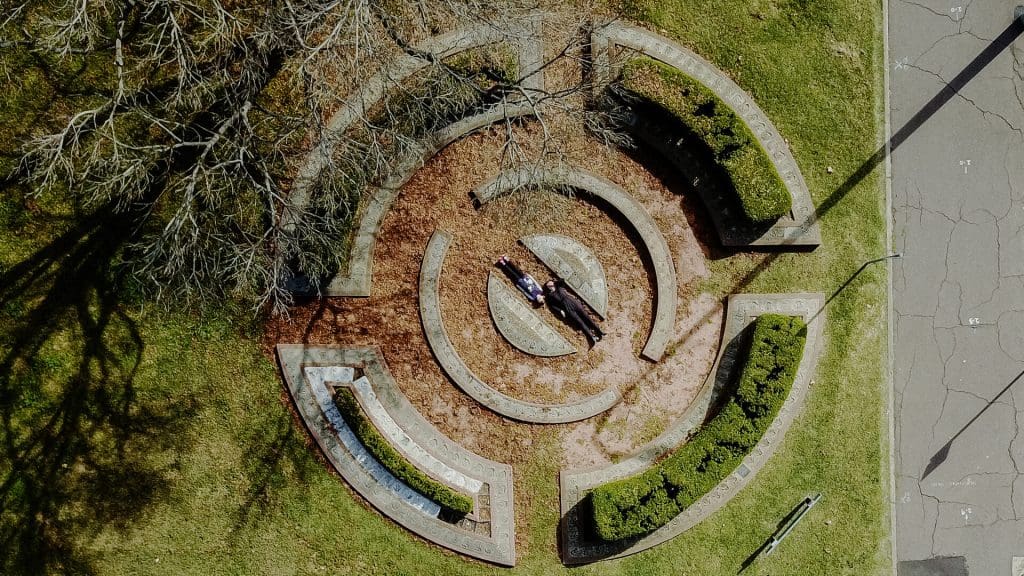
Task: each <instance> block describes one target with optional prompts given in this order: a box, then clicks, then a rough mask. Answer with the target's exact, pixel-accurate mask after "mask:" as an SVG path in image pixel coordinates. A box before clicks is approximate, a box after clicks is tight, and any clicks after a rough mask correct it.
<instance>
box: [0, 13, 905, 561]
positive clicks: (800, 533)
mask: <svg viewBox="0 0 1024 576" xmlns="http://www.w3.org/2000/svg"><path fill="white" fill-rule="evenodd" d="M627 11H628V12H629V13H630V14H632V15H633V16H635V17H637V18H639V19H641V20H646V21H647V22H649V23H650V24H651V25H652V26H654V27H655V28H657V29H659V30H660V31H661V32H662V33H664V34H666V35H668V36H671V37H674V38H677V39H679V40H680V41H682V42H683V43H685V44H686V45H688V46H690V47H692V48H693V49H695V50H696V51H697V52H699V53H701V54H703V55H704V56H706V57H707V58H709V59H710V60H712V61H713V62H715V63H716V64H717V65H719V66H720V67H721V68H723V69H725V70H727V71H729V72H730V73H731V74H732V75H733V77H734V78H735V79H736V80H737V82H738V83H739V84H740V85H742V86H743V87H744V88H746V89H747V90H748V91H749V92H750V93H751V94H753V95H754V97H755V99H756V100H757V101H758V102H759V103H760V105H761V106H762V108H764V109H765V111H766V112H767V113H768V115H769V116H770V117H771V118H772V119H773V120H774V121H775V123H776V125H777V126H778V128H779V130H780V131H781V132H782V134H783V135H784V136H785V137H786V138H787V139H788V140H789V142H790V146H791V148H792V150H793V152H794V154H795V156H796V158H797V160H798V162H799V163H800V166H801V168H802V170H803V173H804V176H805V178H806V179H807V181H808V184H809V186H810V189H811V191H812V194H813V195H814V198H815V202H816V204H818V205H819V206H822V207H824V208H823V214H822V234H823V240H824V244H823V246H822V247H821V248H819V249H818V250H816V251H815V252H813V253H797V254H778V255H776V254H769V255H765V254H761V255H753V256H751V255H742V254H741V255H735V256H731V257H725V258H720V259H717V260H715V261H713V262H712V263H711V269H712V277H711V278H710V279H709V280H708V281H707V282H706V283H705V286H704V288H705V289H706V290H708V291H710V292H713V293H715V294H717V295H719V296H722V297H724V296H725V295H727V294H729V293H732V292H761V291H764V292H784V291H794V290H804V291H821V292H824V293H825V294H826V295H831V294H832V293H833V292H834V291H835V290H836V289H837V288H838V287H839V286H841V285H842V284H843V282H845V281H846V280H847V279H848V278H849V277H850V275H851V274H853V273H854V272H855V271H856V270H857V268H858V267H859V266H860V265H861V263H863V262H864V261H866V260H868V259H871V258H874V257H877V256H879V255H881V254H883V253H884V252H885V250H886V246H885V237H884V230H885V220H884V214H883V212H884V210H883V203H884V197H883V193H882V185H881V175H880V168H876V169H875V171H874V172H872V173H870V174H869V175H868V176H867V177H865V178H863V179H861V178H859V177H858V178H855V179H853V181H851V176H852V175H854V174H856V173H858V169H860V168H861V167H862V166H864V165H865V163H866V162H869V161H870V160H871V159H872V157H873V154H874V152H875V150H876V148H877V147H878V146H879V144H880V132H881V129H880V118H881V110H882V102H881V99H880V95H881V81H882V80H881V73H882V72H881V67H880V66H881V44H880V30H881V7H880V5H879V4H877V3H872V4H865V3H862V2H855V1H854V0H821V1H819V2H809V1H808V0H774V1H773V0H749V1H748V0H728V1H725V0H707V1H704V2H700V3H695V2H690V1H687V0H650V1H647V2H643V1H641V2H633V3H631V4H630V5H629V6H628V7H627ZM0 80H2V79H0ZM16 81H18V79H15V80H11V79H10V78H8V79H7V81H6V82H8V84H7V85H5V87H6V88H7V90H5V95H4V96H0V98H4V100H0V103H4V104H7V103H9V102H16V101H17V98H14V96H12V93H11V91H10V90H11V88H12V86H11V84H10V83H11V82H16ZM20 81H21V82H22V83H25V84H29V83H32V82H36V79H34V78H32V77H28V76H26V77H22V78H21V79H20ZM12 98H14V99H12ZM30 104H31V103H30V102H29V101H26V102H24V103H23V104H21V105H24V106H30ZM12 105H13V104H12ZM31 105H34V104H31ZM10 110H11V108H9V107H7V108H5V112H4V114H7V115H8V117H7V118H6V119H5V118H3V117H0V134H3V135H5V136H6V137H7V140H5V141H4V142H2V143H0V159H4V158H6V159H8V162H9V159H10V156H9V154H8V150H9V147H10V146H11V144H12V142H11V139H16V138H17V137H18V131H16V130H11V129H10V128H9V127H10V125H11V123H12V122H14V121H15V120H13V119H12V118H10V117H9V114H8V113H9V112H10ZM828 166H832V167H833V168H834V173H833V174H827V173H826V167H828ZM851 184H855V185H851ZM19 194H20V190H18V189H17V188H16V187H14V186H10V185H6V186H3V187H2V188H0V357H2V363H3V364H2V366H0V417H2V421H0V573H3V574H43V573H73V574H102V575H121V574H124V575H127V574H168V575H181V574H202V575H206V574H218V575H219V574H238V575H248V574H360V575H362V574H389V575H390V574H408V575H416V574H491V573H509V574H555V573H562V572H573V573H579V574H595V575H606V574H607V575H619V574H621V575H633V574H635V575H654V574H673V575H676V574H713V575H717V574H735V573H736V572H737V571H738V569H739V567H740V565H741V563H742V562H743V561H744V559H746V558H747V556H748V555H750V554H751V553H752V552H753V551H754V550H756V549H757V548H758V546H760V544H761V543H762V542H763V541H764V539H765V538H766V537H767V536H768V535H769V534H771V533H772V531H773V530H774V529H775V524H776V522H778V521H779V520H780V519H781V518H782V517H783V516H785V514H786V513H787V512H788V511H789V510H790V508H791V507H792V506H793V505H794V504H795V503H796V502H798V501H799V500H800V499H801V498H802V497H804V496H805V495H807V494H808V493H811V492H818V491H820V492H822V493H824V498H823V499H822V501H821V503H820V504H819V505H818V506H817V507H816V508H814V509H813V511H812V512H811V513H810V514H808V516H807V517H806V519H805V521H804V523H803V524H802V525H801V526H800V527H799V528H798V529H797V530H796V531H795V532H794V533H793V534H792V535H791V536H790V538H789V539H788V540H786V541H785V542H784V543H783V544H782V545H781V546H780V547H779V549H778V550H777V551H776V552H775V554H773V555H772V556H771V557H770V558H767V559H764V560H762V561H760V562H759V563H758V564H756V565H754V566H753V567H751V568H750V569H749V570H747V571H746V572H745V574H781V575H818V574H829V575H834V574H855V575H866V574H880V573H883V572H884V571H886V570H888V568H889V566H890V565H891V559H890V558H889V556H888V550H889V548H888V544H887V542H886V538H887V535H888V525H889V522H888V518H887V514H888V506H887V505H886V496H887V494H886V486H887V484H888V483H887V478H888V471H887V468H886V466H887V461H888V449H887V444H886V439H885V438H884V432H883V431H884V430H885V423H884V419H883V404H884V398H885V383H884V378H883V375H884V366H885V340H886V338H885V334H886V329H885V323H884V316H885V311H886V303H885V278H884V268H883V267H882V265H875V266H874V267H871V268H869V269H867V270H866V271H865V272H864V273H863V274H861V275H860V276H858V277H857V278H856V280H855V281H853V282H852V283H851V284H850V285H849V286H848V287H846V288H845V290H843V291H842V292H841V293H840V294H839V295H838V296H837V297H836V298H835V299H834V300H832V301H831V303H830V304H829V306H828V309H827V315H828V326H827V330H826V337H827V344H826V347H825V349H824V352H823V355H822V357H821V361H820V364H819V369H818V374H817V376H816V378H815V379H814V385H813V386H812V388H811V394H810V396H809V399H808V402H807V405H806V408H805V411H804V413H803V415H802V416H801V418H800V419H799V420H798V421H797V422H796V423H795V424H794V426H793V427H792V428H791V429H790V431H789V433H788V435H787V436H786V440H785V443H784V444H783V446H782V447H781V448H780V450H779V451H778V453H777V454H776V455H775V456H774V457H773V458H772V459H771V460H770V461H769V463H768V465H767V466H766V468H765V469H764V470H763V471H762V472H761V473H760V474H759V475H758V476H757V478H756V479H755V480H754V481H753V482H752V483H751V484H750V486H748V487H747V488H746V489H745V490H743V491H742V492H741V493H740V495H739V496H738V497H737V498H735V499H734V500H733V501H732V502H731V503H730V504H729V505H728V506H727V507H725V508H724V509H723V510H721V511H720V512H718V513H717V514H716V515H714V516H713V517H711V518H710V519H709V520H708V521H706V522H704V523H702V524H701V525H699V526H697V527H696V528H695V529H693V530H691V531H689V532H687V533H685V534H684V535H682V536H681V537H679V538H676V539H675V540H672V541H671V542H669V543H666V544H664V545H662V546H659V547H657V548H655V549H653V550H650V551H648V552H645V553H642V554H639V555H636V556H633V557H629V558H626V559H623V560H618V561H610V562H603V563H599V564H594V565H591V566H586V567H582V568H577V569H573V570H566V569H565V568H563V567H562V565H561V564H560V562H559V560H558V556H557V549H556V544H555V543H556V530H555V527H556V525H557V521H558V514H557V502H558V490H557V464H556V462H557V460H558V452H557V450H558V443H557V440H556V438H555V437H554V434H553V433H549V434H546V435H544V436H543V437H542V438H540V439H539V441H538V442H535V444H534V447H535V455H534V457H533V460H532V462H531V463H530V464H529V465H527V466H525V467H519V468H517V469H516V471H515V473H516V475H517V477H518V478H523V479H524V484H525V485H526V486H528V487H530V489H529V490H528V492H529V493H530V497H529V499H528V500H529V502H528V506H529V508H528V510H527V512H526V518H527V521H528V524H529V533H528V535H527V536H526V538H525V541H526V546H525V547H521V548H520V550H519V565H518V566H517V567H516V568H515V569H513V570H502V569H497V568H494V567H490V566H486V565H483V564H480V563H477V562H472V561H467V560H465V559H463V558H462V557H460V556H457V555H454V554H452V553H448V552H446V551H442V550H439V549H437V548H436V547H433V546H430V545H426V544H424V543H423V542H421V541H419V540H418V539H416V538H414V537H412V536H411V535H409V534H408V533H407V532H406V531H405V530H404V529H402V528H400V527H398V526H397V525H395V524H394V523H392V522H390V521H388V520H386V519H384V518H383V517H381V516H380V515H379V514H378V513H376V512H375V511H373V510H372V509H370V508H368V507H367V506H366V505H365V504H364V503H363V502H362V501H361V500H359V499H358V498H356V497H353V495H352V492H351V491H350V490H349V489H348V488H347V486H346V485H345V484H344V483H343V482H342V481H341V480H339V479H338V478H336V477H335V476H333V475H332V474H330V473H328V472H327V471H326V470H325V468H324V467H323V465H322V464H321V463H320V462H319V461H318V459H317V456H316V454H315V451H314V450H313V449H312V448H311V447H309V446H307V445H306V439H305V436H304V430H303V429H301V428H300V427H297V426H296V425H294V424H293V422H292V418H291V415H290V414H289V413H288V412H287V411H286V410H285V408H284V406H285V404H284V403H283V402H282V393H283V387H282V385H281V382H280V380H279V377H278V374H277V371H276V369H275V367H274V366H273V365H272V363H271V362H270V361H269V360H267V359H266V358H265V357H264V356H263V355H262V354H261V353H260V351H259V348H258V343H257V341H256V339H255V333H256V327H255V326H253V325H252V324H253V322H252V321H251V320H247V318H248V313H246V312H244V311H241V312H232V311H230V310H228V311H219V312H216V313H209V314H207V315H206V316H204V317H203V318H202V320H199V319H198V318H197V315H196V314H194V313H191V312H182V311H166V310H161V309H158V308H156V307H155V306H154V305H152V304H148V303H143V302H142V301H141V300H139V299H138V298H137V297H135V296H133V295H132V294H131V293H130V292H128V293H124V292H118V291H116V290H115V288H116V287H118V286H120V285H121V284H120V283H119V280H118V278H117V277H116V268H114V267H113V265H114V264H115V263H116V255H117V251H118V249H119V248H120V245H121V244H120V243H121V242H123V240H124V236H125V231H124V230H122V229H120V228H119V227H118V226H117V225H116V223H112V222H105V221H93V220H90V219H89V218H87V217H85V216H84V215H83V214H80V213H78V212H76V211H74V210H69V209H67V208H66V207H65V203H63V202H61V201H60V199H46V198H44V199H40V200H38V201H36V202H32V203H29V204H26V203H25V202H23V201H22V200H21V199H20V197H19ZM521 528H522V527H521Z"/></svg>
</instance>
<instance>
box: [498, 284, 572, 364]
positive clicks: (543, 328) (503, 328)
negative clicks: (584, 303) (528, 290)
mask: <svg viewBox="0 0 1024 576" xmlns="http://www.w3.org/2000/svg"><path fill="white" fill-rule="evenodd" d="M487 307H488V308H489V309H490V310H491V318H492V319H493V320H494V325H495V326H497V327H498V332H500V333H501V335H502V336H504V337H505V340H508V343H509V344H511V345H513V346H515V347H516V348H518V349H520V350H522V351H523V352H526V353H527V354H533V355H534V356H544V357H548V358H550V357H554V356H565V355H566V354H573V353H574V352H576V347H575V346H573V345H572V344H570V343H569V341H568V340H566V339H565V337H564V336H562V335H561V334H559V333H558V331H557V330H555V329H554V328H552V327H551V325H550V324H548V323H547V321H546V320H544V319H543V318H541V316H540V314H538V313H537V311H536V310H534V309H533V308H531V307H530V305H529V304H527V303H526V302H524V301H523V299H522V297H520V295H519V293H518V292H517V291H516V290H515V289H514V288H510V287H509V286H508V284H506V283H505V282H504V281H503V280H502V279H501V278H498V277H497V276H495V274H494V273H493V272H491V273H489V274H488V275H487Z"/></svg>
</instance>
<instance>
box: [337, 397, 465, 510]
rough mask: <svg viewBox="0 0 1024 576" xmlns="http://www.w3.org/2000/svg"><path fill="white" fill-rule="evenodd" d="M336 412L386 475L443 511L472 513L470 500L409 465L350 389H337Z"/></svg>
mask: <svg viewBox="0 0 1024 576" xmlns="http://www.w3.org/2000/svg"><path fill="white" fill-rule="evenodd" d="M334 399H335V403H336V404H337V405H338V410H339V411H340V412H341V415H342V417H343V418H344V419H345V422H346V423H347V424H348V425H349V427H350V428H352V431H353V432H354V433H355V435H356V437H357V438H359V441H360V442H362V443H363V446H366V449H367V450H368V451H369V452H370V454H373V457H374V458H376V459H377V460H378V461H379V462H380V463H381V464H382V465H383V466H384V467H385V468H387V469H388V471H389V472H391V473H392V474H394V475H395V478H398V479H399V480H401V481H402V482H405V483H406V484H407V485H408V486H409V487H410V488H412V489H413V490H415V491H417V492H419V493H420V494H423V495H424V496H426V497H427V498H430V499H431V500H433V501H434V502H437V503H438V504H439V505H441V506H442V507H444V508H447V509H449V510H451V511H453V512H457V513H459V514H469V513H470V512H472V511H473V499H472V498H470V497H469V496H466V495H465V494H461V493H459V492H456V491H455V490H452V489H451V488H449V487H447V486H445V485H444V484H441V483H440V482H437V481H436V480H434V479H433V478H430V477H429V476H427V475H426V474H424V473H422V472H420V471H419V470H417V469H416V467H415V466H413V465H412V464H410V463H409V461H408V460H406V459H405V458H404V457H403V456H402V455H401V454H400V453H399V452H398V451H397V450H395V449H394V448H393V447H392V446H391V444H389V443H388V441H387V440H385V439H384V437H383V436H381V434H380V432H378V431H377V428H376V427H375V426H374V425H373V422H371V421H370V419H369V418H367V416H366V414H364V413H363V409H362V408H361V407H360V406H359V402H358V401H357V400H356V397H355V395H353V394H352V390H350V389H348V388H338V389H337V394H336V395H335V397H334Z"/></svg>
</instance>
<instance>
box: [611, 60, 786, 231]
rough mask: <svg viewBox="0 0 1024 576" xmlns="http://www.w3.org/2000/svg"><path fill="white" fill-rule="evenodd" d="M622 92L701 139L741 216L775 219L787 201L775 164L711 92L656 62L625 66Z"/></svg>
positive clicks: (745, 127) (685, 76)
mask: <svg viewBox="0 0 1024 576" xmlns="http://www.w3.org/2000/svg"><path fill="white" fill-rule="evenodd" d="M621 85H622V87H623V88H625V89H626V90H627V91H629V92H630V93H632V94H633V95H634V96H636V97H639V98H640V99H641V100H642V101H645V102H647V103H649V104H653V105H655V106H658V107H659V108H662V109H664V110H665V111H666V112H668V113H669V114H670V115H671V116H673V117H674V118H675V119H677V120H679V122H680V123H681V124H682V125H683V127H684V128H685V129H686V130H687V131H689V132H690V133H691V135H692V136H695V137H696V138H697V139H699V140H701V141H702V142H703V143H704V144H705V145H706V146H707V147H708V148H709V150H710V152H711V156H712V157H713V158H714V160H715V162H716V163H717V164H718V165H719V166H721V167H722V169H724V171H725V172H726V173H727V174H728V175H729V179H730V180H731V183H732V186H733V188H734V189H735V191H736V195H737V197H738V199H739V203H740V205H741V207H742V209H743V213H744V214H745V215H746V217H747V218H748V219H750V220H751V221H753V222H766V221H772V220H778V219H779V218H780V217H782V216H784V215H786V214H787V213H788V212H789V209H790V208H791V206H792V200H791V198H790V196H789V191H788V190H786V185H785V184H784V183H783V182H782V178H780V177H779V173H778V171H777V170H776V169H775V165H774V164H772V162H771V160H770V159H769V158H768V154H767V153H766V152H765V150H764V148H762V147H761V145H760V143H758V141H757V139H756V138H755V137H754V134H753V133H752V132H751V131H750V128H749V127H747V125H746V124H745V123H744V122H743V120H741V119H740V118H739V117H738V116H736V113H735V112H733V110H732V109H731V108H730V107H729V106H728V105H727V104H726V103H724V102H722V101H721V100H720V99H719V98H718V96H716V95H715V94H714V93H713V92H712V91H711V90H709V89H708V88H707V87H705V86H704V85H703V84H701V83H700V82H698V81H696V80H694V79H692V78H690V77H689V76H687V75H685V74H683V73H682V72H680V71H678V70H676V69H675V68H672V67H670V66H667V65H665V64H662V63H661V62H658V61H657V60H653V59H651V58H647V57H642V58H634V59H633V60H630V61H629V62H627V63H626V65H625V66H624V67H623V70H622V84H621Z"/></svg>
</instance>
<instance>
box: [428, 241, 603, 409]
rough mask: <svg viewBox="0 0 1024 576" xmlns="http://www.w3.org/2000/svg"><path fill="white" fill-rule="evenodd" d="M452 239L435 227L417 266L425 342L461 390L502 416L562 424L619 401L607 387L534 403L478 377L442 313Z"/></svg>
mask: <svg viewBox="0 0 1024 576" xmlns="http://www.w3.org/2000/svg"><path fill="white" fill-rule="evenodd" d="M451 242H452V235H451V234H450V233H448V232H445V231H444V230H436V231H434V234H433V235H432V236H431V237H430V241H429V242H428V243H427V248H426V251H425V253H424V255H423V263H422V265H421V268H420V287H419V292H420V318H421V320H422V321H423V331H424V332H425V333H426V337H427V343H428V344H429V345H430V349H431V350H432V351H433V352H434V356H435V357H436V358H437V362H438V364H440V365H441V368H442V369H443V370H444V371H445V373H446V374H448V377H449V378H451V379H452V381H453V382H455V384H456V385H457V386H458V387H459V388H461V389H462V391H463V392H465V393H466V394H469V395H470V396H472V397H473V399H474V400H476V401H477V402H479V403H481V404H483V405H484V406H486V407H487V408H489V409H491V410H493V411H495V412H497V413H498V414H501V415H502V416H505V417H508V418H511V419H513V420H519V421H522V422H533V423H537V424H564V423H566V422H576V421H578V420H585V419H587V418H590V417H591V416H596V415H597V414H600V413H601V412H604V411H605V410H608V409H609V408H611V407H612V406H614V405H615V404H617V403H618V402H619V399H620V396H619V392H618V390H616V389H615V387H609V388H606V389H605V390H603V391H601V392H599V393H597V394H595V395H593V396H588V397H586V398H583V399H580V400H578V401H576V402H570V403H566V404H537V403H534V402H526V401H524V400H517V399H515V398H512V397H511V396H508V395H505V394H502V393H501V392H498V391H497V390H495V389H494V388H492V387H491V386H490V385H488V384H487V383H486V382H484V381H483V380H481V379H480V378H478V377H477V376H476V374H474V373H473V371H472V370H470V369H469V367H468V366H466V363H465V362H463V361H462V358H461V357H460V356H459V353H458V351H457V350H455V346H454V345H453V344H452V341H451V338H449V337H448V332H447V330H446V329H445V327H444V320H443V319H442V317H441V301H440V294H439V288H440V280H441V267H442V265H443V264H444V257H445V255H446V254H447V252H448V246H449V245H450V244H451Z"/></svg>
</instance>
